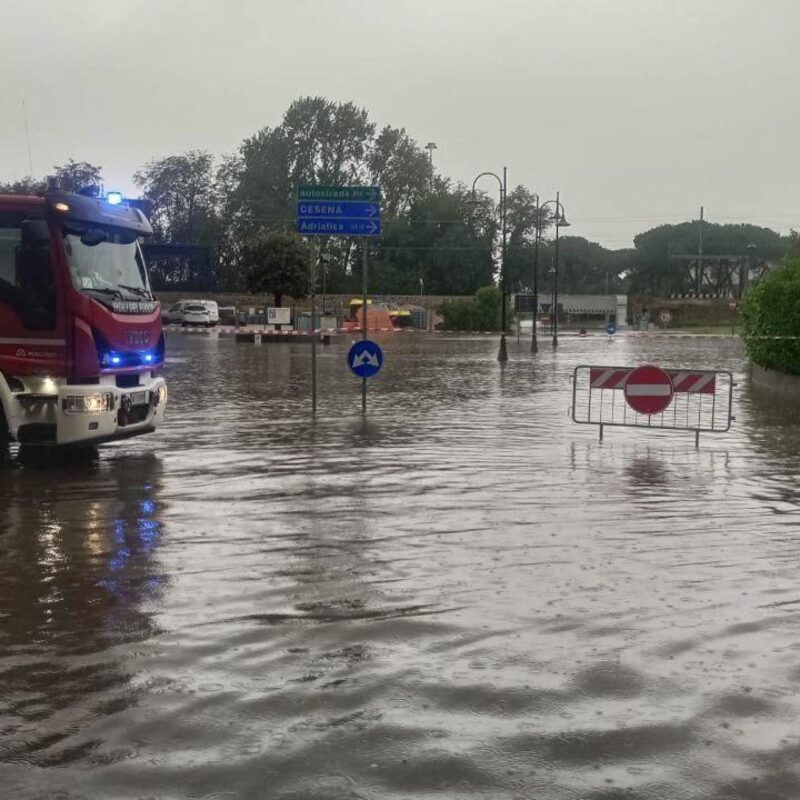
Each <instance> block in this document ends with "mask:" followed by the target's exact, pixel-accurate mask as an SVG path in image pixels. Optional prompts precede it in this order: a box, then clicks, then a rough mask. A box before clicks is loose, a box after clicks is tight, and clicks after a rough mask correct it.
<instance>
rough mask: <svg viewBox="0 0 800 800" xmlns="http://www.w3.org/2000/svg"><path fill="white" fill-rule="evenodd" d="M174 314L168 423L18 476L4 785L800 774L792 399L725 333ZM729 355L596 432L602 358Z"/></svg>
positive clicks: (191, 792)
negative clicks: (245, 323)
mask: <svg viewBox="0 0 800 800" xmlns="http://www.w3.org/2000/svg"><path fill="white" fill-rule="evenodd" d="M546 344H547V343H546V342H544V343H543V345H545V346H543V349H542V352H541V353H540V354H539V356H538V357H537V358H536V359H532V358H531V356H530V355H529V353H528V352H527V346H526V345H525V344H523V345H522V346H521V347H520V348H519V349H518V348H517V345H516V342H515V341H514V340H513V339H512V340H511V347H510V357H511V361H510V362H509V364H508V365H507V366H506V368H505V369H504V370H502V371H501V369H500V368H499V366H498V364H497V362H496V361H495V360H494V359H495V354H496V340H493V339H489V338H483V337H457V336H452V337H450V336H437V337H433V336H432V337H425V336H422V335H419V336H417V335H414V334H409V335H402V336H397V337H395V338H394V339H390V340H387V341H386V342H385V351H386V363H385V366H384V371H383V372H382V373H381V376H380V377H379V378H377V379H375V380H374V382H373V383H372V384H371V387H372V391H371V393H370V400H369V404H370V412H369V416H368V420H367V421H364V420H362V419H361V417H360V414H359V410H360V395H359V391H360V384H359V382H358V381H357V380H355V379H353V378H352V377H351V376H350V375H349V374H348V373H347V370H346V366H345V364H344V352H345V348H346V344H345V343H342V344H341V345H340V346H336V347H334V348H330V349H326V350H324V351H322V353H321V355H320V400H319V408H320V414H319V416H318V419H317V421H316V423H314V424H313V425H312V424H311V422H310V415H309V409H310V399H309V396H308V358H309V351H308V348H307V347H306V346H301V345H294V346H292V345H263V346H261V347H255V346H253V345H236V344H235V343H234V342H233V341H231V340H230V339H228V338H219V339H218V338H217V337H215V336H204V335H194V336H193V335H180V334H172V335H171V336H170V339H169V343H168V352H169V363H168V367H167V379H168V382H169V387H170V408H169V414H168V417H169V419H168V424H167V425H166V426H165V428H164V429H163V430H162V431H160V432H159V433H157V434H155V435H154V436H150V437H143V438H142V439H139V440H131V441H128V442H123V443H120V444H117V445H113V446H107V447H105V448H103V449H101V450H100V452H99V455H98V456H97V457H96V458H94V459H88V460H87V459H83V460H76V459H71V460H69V461H66V462H65V463H62V464H59V465H57V466H54V467H50V468H48V469H44V468H40V467H38V468H37V466H36V465H35V464H33V465H30V466H26V467H20V466H12V468H10V469H8V468H7V469H5V470H3V471H0V797H3V798H58V800H78V799H79V798H80V799H81V800H84V799H85V798H92V800H94V799H95V798H97V800H100V799H101V798H124V799H125V800H128V799H129V798H130V799H131V800H133V799H134V798H163V799H166V798H169V799H170V800H172V799H173V798H176V799H177V798H183V799H185V798H209V799H210V798H214V800H238V799H239V798H269V799H270V800H272V799H273V798H275V799H276V800H277V799H278V798H280V799H281V800H289V798H293V799H296V800H304V799H305V798H321V799H324V800H334V799H342V800H344V799H345V798H364V799H365V800H366V799H369V798H374V799H377V798H391V799H392V800H400V799H401V798H402V799H406V798H418V799H419V800H427V799H428V798H465V799H466V798H470V799H472V798H503V799H504V800H505V799H507V798H519V800H523V799H524V800H528V799H529V798H546V799H548V800H549V798H556V799H559V800H560V798H565V799H566V798H569V799H570V800H577V799H578V798H592V799H593V800H601V798H602V799H603V800H611V798H648V799H649V798H662V799H663V800H676V799H677V798H681V799H683V798H687V799H688V798H698V800H699V799H700V798H703V799H705V798H719V799H720V800H722V798H758V800H767V799H769V800H774V799H776V798H797V797H800V725H798V719H800V694H799V693H798V690H799V689H800V577H798V576H800V527H799V526H798V522H800V515H799V514H798V511H799V510H800V488H798V476H799V475H800V426H799V425H798V416H797V413H796V409H795V408H794V407H792V406H789V405H787V404H785V403H783V404H782V403H781V402H780V401H778V400H776V399H775V398H774V397H772V396H770V395H763V394H759V393H757V392H755V390H753V389H751V388H750V387H749V385H748V381H747V379H746V376H745V374H744V371H745V367H746V362H745V360H744V357H743V353H742V351H741V348H740V345H739V343H738V342H737V341H734V340H729V339H665V338H657V337H650V338H638V337H634V336H631V337H629V338H623V337H619V338H617V339H616V340H614V341H613V342H611V343H609V342H608V341H607V340H606V339H605V338H597V339H584V340H579V339H566V338H565V339H562V341H561V347H560V348H559V350H558V352H557V354H553V353H552V351H551V350H550V348H549V346H546ZM653 359H656V360H659V361H661V362H662V363H664V364H665V365H672V366H679V367H716V368H724V369H728V368H729V369H732V370H733V371H734V372H735V373H738V375H737V378H738V379H739V380H740V386H739V387H737V389H736V397H735V407H734V413H735V414H736V418H737V419H736V422H735V423H734V427H733V429H732V431H731V432H730V433H729V434H724V435H719V436H706V437H703V438H701V443H700V449H699V450H695V448H694V439H693V436H692V435H691V434H686V433H684V434H681V433H671V434H668V433H661V434H651V433H649V432H643V431H627V430H611V431H609V432H607V433H606V438H605V441H604V442H602V443H600V442H598V441H597V430H596V428H589V427H583V426H577V425H574V424H573V423H572V422H571V421H570V419H569V418H568V415H567V410H568V406H569V402H570V384H569V376H570V374H571V370H572V368H573V367H574V366H575V365H576V364H579V363H601V364H602V363H608V362H611V363H623V364H635V363H638V362H642V361H646V360H653Z"/></svg>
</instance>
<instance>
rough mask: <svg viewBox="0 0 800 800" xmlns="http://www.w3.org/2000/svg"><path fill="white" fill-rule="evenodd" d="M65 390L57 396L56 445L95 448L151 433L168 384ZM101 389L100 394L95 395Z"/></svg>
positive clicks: (161, 410) (161, 417)
mask: <svg viewBox="0 0 800 800" xmlns="http://www.w3.org/2000/svg"><path fill="white" fill-rule="evenodd" d="M78 388H79V389H80V391H75V389H76V387H75V386H64V387H61V388H60V389H59V392H58V420H57V425H58V431H57V436H56V443H57V444H82V443H86V444H98V443H100V442H110V441H114V440H115V439H127V438H129V437H131V436H138V435H139V434H142V433H150V432H152V431H154V430H155V429H156V428H157V427H158V426H159V425H160V424H161V423H162V422H163V421H164V412H165V411H166V407H167V384H166V383H165V382H164V379H163V378H154V379H153V380H152V381H151V382H150V383H149V384H148V385H146V386H136V387H134V388H132V389H118V388H117V387H111V388H107V387H105V386H99V387H97V386H86V387H78ZM98 389H100V391H98Z"/></svg>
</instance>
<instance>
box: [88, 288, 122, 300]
mask: <svg viewBox="0 0 800 800" xmlns="http://www.w3.org/2000/svg"><path fill="white" fill-rule="evenodd" d="M84 291H86V292H97V293H98V294H107V295H109V297H116V298H117V299H118V300H124V299H125V295H124V294H122V292H121V291H120V290H119V289H105V288H103V289H100V288H98V287H96V286H86V287H84Z"/></svg>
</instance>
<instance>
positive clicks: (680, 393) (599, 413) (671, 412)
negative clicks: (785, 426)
mask: <svg viewBox="0 0 800 800" xmlns="http://www.w3.org/2000/svg"><path fill="white" fill-rule="evenodd" d="M647 370H649V371H650V373H651V377H650V378H647V380H650V379H651V378H653V376H656V377H658V374H659V373H660V374H661V377H663V383H661V384H658V383H655V382H653V383H637V384H636V385H634V383H633V382H631V381H630V380H629V379H630V378H631V375H632V374H634V375H639V374H644V373H645V372H646V371H647ZM667 376H668V377H667ZM634 380H636V381H639V380H643V379H639V378H635V379H634ZM653 380H655V378H653ZM734 386H735V383H734V381H733V375H732V374H731V373H730V372H728V371H724V370H723V371H719V370H695V369H693V370H678V369H664V370H662V369H660V368H657V367H649V366H647V367H639V368H637V367H605V366H590V365H581V366H578V367H576V368H575V371H574V373H573V375H572V408H571V410H570V411H571V415H572V420H573V421H574V422H577V423H578V424H580V425H598V426H599V427H600V440H601V441H602V439H603V429H604V428H605V427H606V426H614V427H626V428H649V429H651V430H653V429H654V430H675V431H693V432H694V434H695V444H698V443H699V441H700V434H701V433H724V432H725V431H728V430H730V427H731V423H732V422H733V420H734V419H735V418H734V417H733V415H732V408H733V387H734ZM642 401H644V405H646V404H647V402H648V401H654V406H663V409H659V411H658V412H657V413H640V412H639V411H637V410H635V409H636V408H641V407H642V405H643V402H642ZM651 407H652V406H651Z"/></svg>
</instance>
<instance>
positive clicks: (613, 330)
mask: <svg viewBox="0 0 800 800" xmlns="http://www.w3.org/2000/svg"><path fill="white" fill-rule="evenodd" d="M616 332H617V326H616V325H615V324H614V323H613V322H609V323H608V325H606V333H607V334H608V335H609V336H613V335H614V334H615V333H616Z"/></svg>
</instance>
